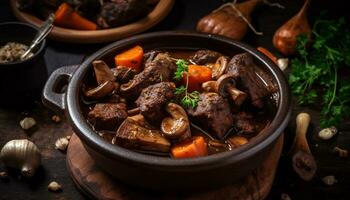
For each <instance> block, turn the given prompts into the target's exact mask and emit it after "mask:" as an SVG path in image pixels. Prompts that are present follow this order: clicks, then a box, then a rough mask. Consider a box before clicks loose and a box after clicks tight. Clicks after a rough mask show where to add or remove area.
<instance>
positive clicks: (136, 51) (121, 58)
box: [114, 46, 143, 72]
mask: <svg viewBox="0 0 350 200" xmlns="http://www.w3.org/2000/svg"><path fill="white" fill-rule="evenodd" d="M142 59H143V49H142V47H140V46H135V47H133V48H131V49H128V50H126V51H124V52H122V53H120V54H118V55H116V56H115V58H114V60H115V65H116V66H125V67H130V68H132V69H134V70H135V71H136V72H140V71H141V70H142V69H141V64H142Z"/></svg>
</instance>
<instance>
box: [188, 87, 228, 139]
mask: <svg viewBox="0 0 350 200" xmlns="http://www.w3.org/2000/svg"><path fill="white" fill-rule="evenodd" d="M188 114H189V116H190V117H191V119H192V120H193V121H194V122H195V123H198V124H199V125H200V126H201V127H203V128H205V129H207V130H208V131H210V132H211V133H213V136H215V137H217V138H218V139H221V138H223V136H224V135H225V133H226V132H227V131H228V130H229V129H230V128H231V127H232V125H233V116H232V114H231V111H230V106H229V104H228V102H227V100H226V99H224V98H222V97H221V96H220V95H218V94H217V93H212V92H208V93H201V94H200V95H199V102H198V105H197V107H196V108H189V109H188Z"/></svg>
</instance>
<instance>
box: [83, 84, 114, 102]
mask: <svg viewBox="0 0 350 200" xmlns="http://www.w3.org/2000/svg"><path fill="white" fill-rule="evenodd" d="M116 88H117V84H115V83H113V82H112V81H106V82H104V83H102V84H100V85H99V86H97V87H96V88H93V89H90V90H88V91H85V96H87V97H90V98H93V99H102V98H103V97H105V96H107V95H108V94H111V93H112V92H113V91H114V90H115V89H116Z"/></svg>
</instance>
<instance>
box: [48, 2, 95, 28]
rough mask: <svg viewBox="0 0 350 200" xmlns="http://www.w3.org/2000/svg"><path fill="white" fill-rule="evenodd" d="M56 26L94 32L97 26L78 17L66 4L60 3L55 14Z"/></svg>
mask: <svg viewBox="0 0 350 200" xmlns="http://www.w3.org/2000/svg"><path fill="white" fill-rule="evenodd" d="M54 24H56V25H57V26H61V27H64V28H71V29H78V30H96V29H97V25H96V24H95V23H94V22H92V21H89V20H88V19H86V18H84V17H82V16H80V15H79V14H78V13H77V12H75V11H74V9H73V8H72V7H71V6H69V5H68V4H67V3H62V4H61V5H60V6H59V7H58V9H57V10H56V12H55V22H54Z"/></svg>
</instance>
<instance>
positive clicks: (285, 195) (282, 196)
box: [281, 193, 291, 200]
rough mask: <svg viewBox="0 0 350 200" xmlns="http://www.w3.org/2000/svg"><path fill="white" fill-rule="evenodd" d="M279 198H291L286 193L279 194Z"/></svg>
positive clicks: (284, 199) (283, 199) (287, 199)
mask: <svg viewBox="0 0 350 200" xmlns="http://www.w3.org/2000/svg"><path fill="white" fill-rule="evenodd" d="M281 200H291V198H290V196H289V195H288V194H286V193H282V194H281Z"/></svg>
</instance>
